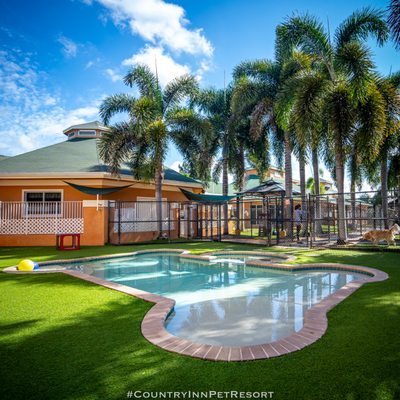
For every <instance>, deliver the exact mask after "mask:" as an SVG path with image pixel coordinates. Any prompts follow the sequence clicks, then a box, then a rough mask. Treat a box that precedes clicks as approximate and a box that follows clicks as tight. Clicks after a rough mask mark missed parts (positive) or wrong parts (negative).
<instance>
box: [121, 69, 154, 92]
mask: <svg viewBox="0 0 400 400" xmlns="http://www.w3.org/2000/svg"><path fill="white" fill-rule="evenodd" d="M124 83H125V84H126V85H128V86H130V87H133V86H135V85H136V86H137V87H138V89H139V93H140V95H141V96H146V97H152V98H157V97H158V96H159V93H160V88H159V84H158V80H157V77H156V76H155V75H154V74H153V72H152V71H151V70H150V68H149V67H148V66H147V65H142V64H138V65H135V66H134V67H132V69H131V70H130V71H129V72H128V73H127V74H126V75H125V76H124Z"/></svg>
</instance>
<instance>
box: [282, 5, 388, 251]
mask: <svg viewBox="0 0 400 400" xmlns="http://www.w3.org/2000/svg"><path fill="white" fill-rule="evenodd" d="M277 31H278V32H279V35H277V37H278V38H279V44H278V50H279V52H280V53H283V54H290V52H292V51H293V50H292V49H293V47H296V48H298V49H300V50H301V51H302V52H304V53H306V54H309V55H310V56H312V57H314V59H315V63H316V68H313V69H310V70H309V71H304V72H303V74H302V75H300V76H298V77H297V87H298V89H297V94H296V103H295V106H294V109H295V111H294V116H295V118H294V119H295V121H294V124H295V127H296V130H297V131H300V132H301V131H303V132H304V133H306V132H307V131H308V130H309V129H310V126H318V125H321V123H322V122H321V121H325V122H326V123H327V125H328V131H327V132H326V134H327V135H328V139H329V142H331V143H332V146H333V147H334V150H335V178H336V186H337V189H338V200H337V201H338V234H339V235H338V236H339V237H338V242H339V243H344V242H345V241H346V240H347V230H346V221H345V198H344V165H345V159H346V157H347V155H348V154H349V149H350V144H351V142H352V139H353V137H354V132H355V128H357V130H358V131H359V133H360V134H361V136H360V137H362V138H363V141H364V146H365V147H364V148H365V155H366V156H367V157H370V158H371V159H374V158H376V157H377V156H378V154H379V148H380V144H381V142H382V139H383V133H384V132H383V128H382V120H383V119H384V108H383V101H382V96H381V95H380V93H379V91H378V90H377V88H376V85H375V84H374V82H373V67H374V65H373V62H372V60H371V55H370V51H369V49H368V48H367V47H366V44H365V42H366V40H367V38H368V36H369V35H373V36H375V38H376V39H377V42H378V44H379V45H382V44H383V43H384V42H385V41H386V39H387V37H388V29H387V26H386V23H385V21H384V19H383V13H382V12H380V11H375V10H372V9H369V8H366V9H363V10H361V11H356V12H354V13H353V14H352V15H351V16H350V17H349V18H347V19H346V20H345V21H344V22H343V23H342V24H341V25H340V26H339V27H338V28H337V30H336V32H335V35H334V40H333V42H331V39H330V36H329V34H328V33H327V32H326V31H325V29H324V27H323V25H322V24H321V23H320V22H318V20H316V19H315V18H313V17H311V16H309V15H305V16H293V17H291V18H289V19H288V21H286V22H285V23H283V24H282V25H280V26H279V27H278V28H277ZM303 102H305V103H304V104H306V107H305V106H304V104H302V103H303ZM304 109H306V110H308V112H304ZM301 110H303V111H302V112H300V111H301Z"/></svg>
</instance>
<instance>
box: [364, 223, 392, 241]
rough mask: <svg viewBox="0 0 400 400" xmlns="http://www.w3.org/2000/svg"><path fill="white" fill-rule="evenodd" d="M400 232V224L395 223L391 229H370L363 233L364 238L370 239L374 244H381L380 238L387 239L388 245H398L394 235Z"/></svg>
mask: <svg viewBox="0 0 400 400" xmlns="http://www.w3.org/2000/svg"><path fill="white" fill-rule="evenodd" d="M397 233H400V226H399V225H397V224H394V225H393V226H392V227H391V228H390V229H385V230H382V231H369V232H367V233H365V234H364V235H363V239H364V240H370V241H371V242H372V243H373V244H379V241H380V240H385V241H386V242H387V244H388V245H391V244H392V245H393V246H396V242H395V240H394V237H395V236H396V234H397Z"/></svg>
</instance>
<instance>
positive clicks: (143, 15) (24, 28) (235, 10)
mask: <svg viewBox="0 0 400 400" xmlns="http://www.w3.org/2000/svg"><path fill="white" fill-rule="evenodd" d="M388 3H389V0H386V1H369V0H335V1H325V2H321V1H317V0H308V1H304V0H302V1H300V0H281V1H278V2H276V1H268V0H246V1H245V0H218V1H216V0H180V1H178V0H176V1H172V0H169V1H164V0H35V1H31V0H13V1H10V0H0V10H1V12H0V118H1V124H0V139H1V140H0V154H4V155H15V154H20V153H23V152H26V151H30V150H34V149H36V148H39V147H43V146H46V145H51V144H53V143H57V142H60V141H63V140H65V137H64V135H63V134H62V131H63V129H65V128H67V127H68V126H70V125H73V124H77V123H82V122H88V121H92V120H99V119H100V118H99V116H98V107H99V105H100V104H101V102H102V100H103V99H104V98H105V97H106V96H108V95H111V94H114V93H131V94H133V95H134V94H135V91H134V90H133V89H130V88H128V87H126V86H124V84H123V82H122V77H123V76H124V74H126V72H127V71H128V69H129V67H130V66H132V65H133V64H135V63H144V64H147V65H149V67H150V68H152V69H153V70H154V67H155V59H156V60H157V66H158V74H159V79H160V82H161V84H163V85H165V83H167V82H168V81H169V80H171V79H173V78H174V77H176V76H179V75H182V74H184V73H191V74H193V75H195V76H196V77H197V78H198V79H199V82H200V85H201V86H202V87H208V86H214V87H223V85H224V74H225V76H226V82H229V80H230V79H231V73H232V69H233V68H234V66H235V65H237V64H238V63H239V62H241V61H243V60H249V59H257V58H269V59H273V57H274V39H275V28H276V26H277V25H278V24H279V23H281V22H282V21H284V19H285V18H287V17H288V16H290V15H292V14H293V13H300V14H304V13H306V12H307V13H309V14H312V15H315V16H316V17H318V18H320V20H321V21H322V22H323V23H324V24H325V25H327V24H328V23H329V30H330V32H331V34H332V36H333V34H334V30H335V28H336V27H337V26H338V25H339V24H340V22H341V21H343V19H345V18H346V17H347V16H348V15H350V14H351V13H352V12H353V11H354V10H356V9H360V8H362V7H366V6H369V7H373V8H379V9H384V10H386V8H387V5H388ZM370 47H371V48H372V50H373V53H374V55H375V56H374V60H375V63H376V67H377V69H378V70H379V72H380V73H382V74H388V73H390V71H397V70H399V69H400V62H399V60H400V58H399V53H398V52H397V53H396V51H395V49H394V46H393V44H392V43H391V42H388V43H387V44H386V45H385V46H384V47H383V48H377V47H376V46H375V44H374V43H373V42H372V41H370ZM119 118H123V116H119ZM181 159H182V157H181V156H180V154H179V153H178V152H177V151H176V149H175V148H173V146H171V148H170V151H169V153H168V156H167V159H166V163H165V164H166V165H167V166H173V167H177V165H178V163H179V162H180V161H181ZM294 169H295V171H297V168H296V163H294ZM307 172H308V174H309V173H310V170H309V169H308V170H307ZM295 176H296V172H295Z"/></svg>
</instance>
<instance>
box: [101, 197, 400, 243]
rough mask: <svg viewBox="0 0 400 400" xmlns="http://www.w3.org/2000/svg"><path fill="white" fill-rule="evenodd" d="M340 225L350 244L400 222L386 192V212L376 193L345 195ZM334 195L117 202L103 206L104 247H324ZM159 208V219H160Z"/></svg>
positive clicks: (333, 237) (331, 234)
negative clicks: (174, 242)
mask: <svg viewBox="0 0 400 400" xmlns="http://www.w3.org/2000/svg"><path fill="white" fill-rule="evenodd" d="M343 196H344V198H345V218H344V219H345V221H344V222H345V226H346V231H347V236H348V239H349V240H350V241H358V240H360V239H361V238H362V236H363V234H364V233H365V232H367V231H368V230H371V229H384V228H385V226H391V225H392V224H393V223H395V222H398V221H399V220H400V207H399V201H398V197H397V194H396V193H389V197H388V203H387V204H388V207H387V212H385V209H384V207H382V201H381V199H380V193H379V192H359V193H356V194H352V193H344V194H343ZM338 197H339V195H338V194H324V195H320V196H313V195H308V196H306V197H304V198H302V197H300V196H297V197H296V196H294V197H290V198H287V197H283V196H266V197H264V198H257V197H253V198H244V199H240V200H239V199H238V200H234V201H231V202H230V203H213V204H202V203H193V202H169V201H163V202H162V203H161V207H158V203H157V202H156V201H135V202H133V201H132V202H125V201H124V202H118V201H111V202H109V206H108V217H109V224H108V225H109V229H108V237H109V242H110V243H114V244H125V243H134V242H140V241H145V240H153V239H156V238H160V237H162V238H168V239H179V238H186V239H208V240H217V241H220V240H232V239H238V238H239V239H244V240H245V239H253V241H254V240H255V239H257V240H258V241H259V242H260V243H262V244H266V245H270V246H272V245H279V244H284V245H291V244H293V245H304V246H314V245H324V244H331V243H335V242H336V241H337V239H338V223H339V217H338ZM159 209H161V218H160V216H159V214H160V211H158V210H159Z"/></svg>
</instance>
